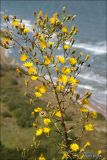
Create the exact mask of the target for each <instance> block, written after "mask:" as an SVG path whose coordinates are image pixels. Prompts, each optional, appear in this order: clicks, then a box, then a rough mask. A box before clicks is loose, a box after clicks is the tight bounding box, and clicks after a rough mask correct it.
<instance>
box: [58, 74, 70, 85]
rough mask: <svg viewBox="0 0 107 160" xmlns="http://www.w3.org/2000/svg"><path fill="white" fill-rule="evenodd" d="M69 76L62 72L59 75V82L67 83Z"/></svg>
mask: <svg viewBox="0 0 107 160" xmlns="http://www.w3.org/2000/svg"><path fill="white" fill-rule="evenodd" d="M67 81H68V77H67V76H66V75H65V74H62V75H60V76H59V77H58V82H60V83H67Z"/></svg>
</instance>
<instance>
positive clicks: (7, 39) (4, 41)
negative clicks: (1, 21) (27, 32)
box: [2, 37, 10, 44]
mask: <svg viewBox="0 0 107 160" xmlns="http://www.w3.org/2000/svg"><path fill="white" fill-rule="evenodd" d="M9 42H10V39H9V38H7V37H5V38H2V43H5V44H9Z"/></svg>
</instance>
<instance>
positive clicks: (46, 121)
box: [43, 118, 51, 125]
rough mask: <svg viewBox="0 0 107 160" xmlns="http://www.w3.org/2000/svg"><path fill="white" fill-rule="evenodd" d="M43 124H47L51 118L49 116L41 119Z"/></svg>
mask: <svg viewBox="0 0 107 160" xmlns="http://www.w3.org/2000/svg"><path fill="white" fill-rule="evenodd" d="M43 122H44V124H46V125H49V124H50V123H51V120H50V119H49V118H44V119H43Z"/></svg>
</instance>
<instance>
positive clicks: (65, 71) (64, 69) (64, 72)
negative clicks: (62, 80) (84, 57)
mask: <svg viewBox="0 0 107 160" xmlns="http://www.w3.org/2000/svg"><path fill="white" fill-rule="evenodd" d="M61 71H62V73H63V74H70V73H71V70H70V68H68V67H63V68H62V70H61Z"/></svg>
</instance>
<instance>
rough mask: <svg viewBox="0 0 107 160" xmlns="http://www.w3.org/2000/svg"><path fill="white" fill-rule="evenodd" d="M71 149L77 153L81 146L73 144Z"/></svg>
mask: <svg viewBox="0 0 107 160" xmlns="http://www.w3.org/2000/svg"><path fill="white" fill-rule="evenodd" d="M70 149H71V150H72V151H73V152H76V151H78V150H79V145H78V144H77V143H73V144H71V145H70Z"/></svg>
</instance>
